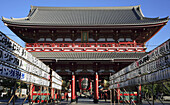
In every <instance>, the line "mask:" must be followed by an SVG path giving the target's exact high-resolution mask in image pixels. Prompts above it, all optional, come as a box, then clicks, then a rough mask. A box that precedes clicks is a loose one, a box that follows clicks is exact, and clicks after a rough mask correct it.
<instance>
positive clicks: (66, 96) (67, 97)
mask: <svg viewBox="0 0 170 105" xmlns="http://www.w3.org/2000/svg"><path fill="white" fill-rule="evenodd" d="M66 98H67V101H68V93H67V95H66Z"/></svg>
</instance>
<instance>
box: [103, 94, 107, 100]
mask: <svg viewBox="0 0 170 105" xmlns="http://www.w3.org/2000/svg"><path fill="white" fill-rule="evenodd" d="M104 99H105V102H106V99H107V96H106V93H104Z"/></svg>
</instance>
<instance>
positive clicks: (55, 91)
mask: <svg viewBox="0 0 170 105" xmlns="http://www.w3.org/2000/svg"><path fill="white" fill-rule="evenodd" d="M56 100H57V90H55V101H56Z"/></svg>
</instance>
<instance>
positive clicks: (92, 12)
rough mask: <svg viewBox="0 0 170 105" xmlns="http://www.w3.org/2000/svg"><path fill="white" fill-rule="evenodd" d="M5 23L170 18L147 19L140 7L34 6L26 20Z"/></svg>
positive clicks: (74, 23) (142, 21) (137, 22)
mask: <svg viewBox="0 0 170 105" xmlns="http://www.w3.org/2000/svg"><path fill="white" fill-rule="evenodd" d="M2 20H3V21H4V23H7V24H19V25H50V26H98V25H100V26H101V25H103V26H107V25H109V26H110V25H111V26H116V25H146V24H158V23H162V22H167V21H168V20H169V18H168V17H167V18H162V19H159V18H146V17H144V16H143V14H142V12H141V9H140V6H129V7H38V6H32V7H31V10H30V13H29V14H28V16H27V17H26V18H19V19H15V18H12V19H7V18H4V17H3V18H2Z"/></svg>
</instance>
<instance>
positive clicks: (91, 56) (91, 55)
mask: <svg viewBox="0 0 170 105" xmlns="http://www.w3.org/2000/svg"><path fill="white" fill-rule="evenodd" d="M30 53H31V54H32V55H34V56H35V57H37V58H39V59H57V60H114V59H139V58H141V57H143V56H144V55H146V53H143V52H30Z"/></svg>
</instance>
